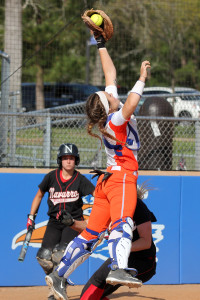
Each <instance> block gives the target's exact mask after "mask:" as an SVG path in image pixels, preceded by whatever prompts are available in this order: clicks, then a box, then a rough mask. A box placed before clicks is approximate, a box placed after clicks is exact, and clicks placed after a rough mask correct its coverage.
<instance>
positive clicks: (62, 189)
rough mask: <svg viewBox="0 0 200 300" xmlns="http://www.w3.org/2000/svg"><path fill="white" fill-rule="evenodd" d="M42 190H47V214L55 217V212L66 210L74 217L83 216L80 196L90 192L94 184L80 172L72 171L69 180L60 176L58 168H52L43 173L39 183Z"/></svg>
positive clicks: (60, 172)
mask: <svg viewBox="0 0 200 300" xmlns="http://www.w3.org/2000/svg"><path fill="white" fill-rule="evenodd" d="M39 188H40V190H41V191H42V192H44V193H45V192H48V202H47V203H48V206H49V210H48V215H49V216H50V217H51V218H56V217H57V214H58V213H60V212H61V211H63V210H64V209H65V210H67V211H68V212H69V213H70V214H71V215H72V217H73V218H74V219H80V218H82V217H83V211H82V206H83V201H82V197H83V196H86V195H89V194H92V193H93V191H94V189H95V187H94V185H93V184H92V183H91V182H90V181H89V180H88V179H87V178H86V177H85V176H84V175H82V174H80V172H78V171H76V170H75V171H74V174H73V176H72V177H71V178H70V179H69V180H65V179H64V178H63V177H62V171H61V170H60V169H56V170H53V171H51V172H49V173H48V174H47V175H45V177H44V179H43V180H42V182H41V183H40V184H39Z"/></svg>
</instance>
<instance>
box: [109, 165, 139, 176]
mask: <svg viewBox="0 0 200 300" xmlns="http://www.w3.org/2000/svg"><path fill="white" fill-rule="evenodd" d="M121 169H122V168H121V166H112V167H111V171H121ZM132 174H133V175H135V176H137V174H138V172H137V171H134V172H133V173H132Z"/></svg>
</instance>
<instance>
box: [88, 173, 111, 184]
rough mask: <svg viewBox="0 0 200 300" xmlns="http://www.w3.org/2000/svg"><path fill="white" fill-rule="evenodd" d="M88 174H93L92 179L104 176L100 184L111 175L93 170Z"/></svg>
mask: <svg viewBox="0 0 200 300" xmlns="http://www.w3.org/2000/svg"><path fill="white" fill-rule="evenodd" d="M90 173H95V174H94V175H93V176H92V179H93V178H95V177H96V176H98V177H99V176H101V175H102V174H104V177H103V179H102V182H103V181H104V180H106V179H108V178H109V177H110V176H111V175H112V174H113V173H110V172H104V171H101V170H93V171H90Z"/></svg>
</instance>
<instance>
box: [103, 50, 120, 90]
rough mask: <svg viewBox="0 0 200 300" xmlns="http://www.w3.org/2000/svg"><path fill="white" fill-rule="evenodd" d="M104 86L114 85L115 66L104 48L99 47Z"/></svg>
mask: <svg viewBox="0 0 200 300" xmlns="http://www.w3.org/2000/svg"><path fill="white" fill-rule="evenodd" d="M99 55H100V58H101V64H102V68H103V72H104V76H105V83H106V86H108V85H116V76H117V72H116V68H115V66H114V63H113V61H112V59H111V57H110V55H109V53H108V51H107V49H106V48H100V49H99Z"/></svg>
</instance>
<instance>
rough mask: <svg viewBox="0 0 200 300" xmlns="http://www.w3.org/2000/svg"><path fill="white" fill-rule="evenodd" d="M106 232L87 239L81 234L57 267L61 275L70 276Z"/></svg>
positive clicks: (71, 243) (69, 246) (68, 248)
mask: <svg viewBox="0 0 200 300" xmlns="http://www.w3.org/2000/svg"><path fill="white" fill-rule="evenodd" d="M104 234H105V232H101V233H100V234H99V235H98V237H97V238H96V239H93V240H90V241H87V240H85V239H83V238H82V237H81V235H79V236H78V237H75V238H74V239H73V241H71V242H70V243H69V245H68V246H67V248H66V250H65V253H64V256H63V258H62V259H61V262H60V264H59V265H58V267H57V268H56V270H57V271H58V275H59V276H61V277H62V276H64V277H65V278H67V277H69V276H70V274H71V273H72V272H73V271H74V270H75V269H76V268H77V267H78V266H79V265H80V264H82V263H83V262H84V261H85V260H86V259H87V258H88V257H89V256H90V255H91V254H92V252H93V251H94V250H95V249H96V247H97V246H98V244H99V243H100V242H101V241H102V239H103V237H104Z"/></svg>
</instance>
